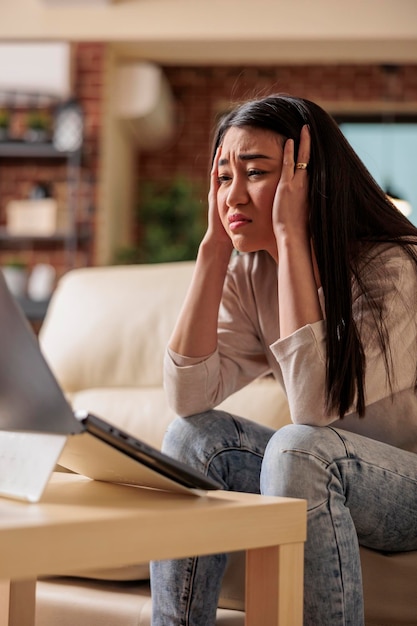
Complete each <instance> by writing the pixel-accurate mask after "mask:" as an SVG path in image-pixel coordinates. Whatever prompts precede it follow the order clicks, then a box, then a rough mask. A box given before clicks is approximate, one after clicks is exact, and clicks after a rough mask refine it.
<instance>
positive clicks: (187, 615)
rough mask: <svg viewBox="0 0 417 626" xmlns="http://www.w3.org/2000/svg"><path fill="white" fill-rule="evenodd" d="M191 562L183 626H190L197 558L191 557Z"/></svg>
mask: <svg viewBox="0 0 417 626" xmlns="http://www.w3.org/2000/svg"><path fill="white" fill-rule="evenodd" d="M190 560H191V562H192V569H191V573H190V577H189V580H188V589H189V593H188V600H187V603H186V605H185V614H184V615H185V622H184V626H189V624H190V615H191V601H192V597H193V594H192V590H193V587H194V580H195V571H196V569H197V561H198V557H191V559H190Z"/></svg>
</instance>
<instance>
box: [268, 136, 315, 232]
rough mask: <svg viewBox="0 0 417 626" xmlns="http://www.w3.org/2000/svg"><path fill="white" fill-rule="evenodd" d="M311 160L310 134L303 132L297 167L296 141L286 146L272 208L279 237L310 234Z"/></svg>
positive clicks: (274, 225) (289, 140)
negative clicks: (295, 156)
mask: <svg viewBox="0 0 417 626" xmlns="http://www.w3.org/2000/svg"><path fill="white" fill-rule="evenodd" d="M309 159H310V132H309V129H308V126H307V125H305V126H303V127H302V129H301V135H300V146H299V149H298V160H297V164H296V163H295V162H294V141H293V140H292V139H287V141H286V142H285V146H284V154H283V164H282V172H281V178H280V180H279V183H278V185H277V190H276V193H275V199H274V204H273V209H272V223H273V229H274V233H275V237H276V238H277V239H278V237H279V236H280V235H281V234H285V235H289V236H292V235H293V234H297V233H299V234H302V235H303V236H305V235H306V234H308V231H309V226H308V218H309V203H308V170H307V165H308V162H309Z"/></svg>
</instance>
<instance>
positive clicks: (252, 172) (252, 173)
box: [248, 169, 265, 178]
mask: <svg viewBox="0 0 417 626" xmlns="http://www.w3.org/2000/svg"><path fill="white" fill-rule="evenodd" d="M262 174H265V172H264V171H263V170H255V169H253V170H248V176H249V177H251V178H252V177H254V176H262Z"/></svg>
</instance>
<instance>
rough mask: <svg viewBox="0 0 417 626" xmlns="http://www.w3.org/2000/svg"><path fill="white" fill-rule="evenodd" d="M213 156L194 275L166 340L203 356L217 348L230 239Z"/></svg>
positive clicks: (184, 351) (185, 353)
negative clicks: (219, 201) (221, 209)
mask: <svg viewBox="0 0 417 626" xmlns="http://www.w3.org/2000/svg"><path fill="white" fill-rule="evenodd" d="M219 156H220V149H219V150H218V151H217V154H216V157H215V159H214V163H213V168H212V170H211V175H210V191H209V194H208V204H209V209H208V227H207V231H206V234H205V236H204V238H203V241H202V242H201V244H200V247H199V251H198V254H197V259H196V265H195V269H194V274H193V278H192V280H191V284H190V287H189V289H188V292H187V295H186V298H185V300H184V304H183V307H182V309H181V312H180V315H179V318H178V320H177V323H176V325H175V328H174V332H173V334H172V336H171V340H170V342H169V348H170V349H171V350H173V351H174V352H176V353H177V354H180V355H182V356H187V357H197V358H201V359H204V358H206V357H208V356H209V355H210V354H212V353H213V352H214V351H215V350H216V348H217V322H218V313H219V307H220V301H221V297H222V292H223V284H224V279H225V276H226V271H227V267H228V264H229V261H230V255H231V253H232V243H231V240H230V238H229V236H228V235H227V233H226V231H225V230H224V228H223V225H222V223H221V221H220V217H219V213H218V208H217V190H218V180H217V176H218V174H217V169H218V160H219Z"/></svg>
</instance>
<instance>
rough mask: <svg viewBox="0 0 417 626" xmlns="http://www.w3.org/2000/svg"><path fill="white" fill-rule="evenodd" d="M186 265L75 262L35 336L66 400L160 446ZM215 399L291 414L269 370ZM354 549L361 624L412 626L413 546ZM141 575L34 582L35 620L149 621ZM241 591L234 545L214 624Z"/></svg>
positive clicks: (119, 624) (416, 557)
mask: <svg viewBox="0 0 417 626" xmlns="http://www.w3.org/2000/svg"><path fill="white" fill-rule="evenodd" d="M193 265H194V264H193V262H180V263H162V264H156V265H136V266H134V265H132V266H118V267H107V268H105V267H97V268H84V269H76V270H73V271H71V272H69V273H67V274H66V275H65V276H64V277H63V278H62V279H61V280H60V282H59V284H58V288H57V289H56V291H55V293H54V295H53V297H52V300H51V303H50V306H49V309H48V312H47V316H46V319H45V322H44V324H43V326H42V328H41V332H40V342H41V347H42V350H43V352H44V354H45V356H46V358H47V360H48V362H49V363H50V365H51V367H52V369H53V371H54V372H55V374H56V376H57V378H58V380H59V382H60V384H61V385H62V387H63V389H64V390H65V392H66V394H67V395H68V398H69V400H70V401H71V403H72V404H73V406H74V408H85V409H88V410H90V411H91V412H94V413H97V414H98V415H101V416H103V417H104V418H105V419H107V420H109V421H112V422H114V423H115V424H117V425H118V426H119V427H121V428H123V429H125V430H127V431H129V432H131V433H132V434H134V435H137V436H139V437H140V438H142V439H144V440H146V441H148V442H149V443H151V444H152V445H155V446H160V444H161V441H162V438H163V435H164V432H165V430H166V427H167V425H168V424H169V422H170V421H171V420H172V419H174V417H175V416H174V415H173V413H172V411H171V410H170V409H169V407H168V405H167V402H166V399H165V395H164V390H163V387H162V359H163V354H164V350H165V347H166V344H167V341H168V338H169V336H170V334H171V331H172V329H173V326H174V323H175V320H176V318H177V315H178V312H179V309H180V306H181V304H182V302H183V299H184V295H185V292H186V289H187V287H188V284H189V282H190V278H191V273H192V270H193ZM223 408H225V409H226V410H230V411H231V412H233V413H236V414H238V415H242V416H245V417H248V418H250V419H254V420H257V421H260V422H262V423H264V424H267V425H269V426H272V427H274V428H279V427H280V426H282V425H284V424H286V423H288V422H289V421H290V416H289V412H288V406H287V402H286V398H285V395H284V393H283V391H282V390H281V389H280V387H279V385H278V384H277V383H276V382H275V381H274V380H273V379H271V378H265V379H262V380H258V381H256V382H254V383H252V384H251V385H249V386H248V387H246V388H245V389H243V390H242V391H239V392H238V393H237V394H235V395H234V396H232V397H231V398H229V399H228V400H227V401H226V402H225V403H224V404H223ZM364 506H366V503H364ZM138 532H140V529H139V528H138ZM103 549H105V546H103ZM361 558H362V564H363V576H364V589H365V607H366V616H367V622H366V623H367V626H371V625H372V626H376V625H379V626H382V625H383V626H399V625H400V624H401V625H404V624H408V625H409V626H411V625H413V626H415V625H416V623H417V593H416V590H417V588H416V580H417V552H413V553H405V554H381V553H378V552H374V551H371V550H365V549H361ZM148 577H149V569H148V564H147V563H145V564H138V565H137V567H127V568H118V569H117V570H112V571H99V572H90V573H85V572H83V573H82V575H81V574H80V576H78V577H77V576H74V577H67V578H53V579H52V578H51V579H48V580H42V581H39V582H38V585H37V619H36V626H75V625H77V626H94V625H95V624H97V625H100V626H149V624H150V598H149V593H150V592H149V584H148ZM243 596H244V561H243V554H242V553H236V554H234V555H233V557H232V559H231V561H230V566H229V569H228V571H227V574H226V578H225V581H224V584H223V590H222V597H221V601H220V606H221V607H222V608H221V609H220V610H219V618H218V625H219V626H220V625H221V626H243V622H244V616H243V613H242V610H243V606H244V605H243Z"/></svg>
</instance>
